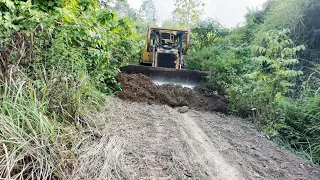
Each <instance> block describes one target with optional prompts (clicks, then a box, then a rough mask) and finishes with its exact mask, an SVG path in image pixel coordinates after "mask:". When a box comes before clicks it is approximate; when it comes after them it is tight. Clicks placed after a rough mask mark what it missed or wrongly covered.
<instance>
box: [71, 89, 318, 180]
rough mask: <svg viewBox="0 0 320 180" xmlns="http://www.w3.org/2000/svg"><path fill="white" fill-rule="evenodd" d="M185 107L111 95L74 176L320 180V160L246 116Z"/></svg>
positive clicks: (79, 156) (98, 116) (98, 118)
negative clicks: (271, 136)
mask: <svg viewBox="0 0 320 180" xmlns="http://www.w3.org/2000/svg"><path fill="white" fill-rule="evenodd" d="M140 85H143V84H140ZM134 87H135V88H139V87H137V86H134ZM134 90H135V92H137V93H141V92H140V91H136V90H137V89H134ZM145 93H146V95H150V94H149V93H150V92H149V91H146V92H145ZM150 96H155V95H154V94H151V95H150ZM132 98H133V99H135V98H136V97H132ZM149 98H150V99H152V98H151V97H149ZM154 101H155V102H157V101H156V100H154ZM178 109H179V108H172V107H169V106H167V105H155V104H152V105H150V104H148V103H138V102H128V101H123V100H120V99H118V98H110V99H108V104H107V107H106V108H105V110H104V111H103V112H101V114H97V115H96V116H97V117H96V118H95V119H96V124H97V127H99V129H98V131H99V133H100V134H101V135H102V136H101V138H97V137H96V136H94V135H92V136H90V137H88V138H87V140H85V141H84V143H83V145H82V146H81V147H82V148H80V150H81V151H79V152H78V154H77V156H78V161H77V164H75V170H74V172H73V174H72V175H71V176H70V179H129V180H131V179H132V180H135V179H152V180H153V179H154V180H156V179H162V180H164V179H201V180H206V179H217V180H237V179H240V180H247V179H248V180H276V179H279V180H280V179H281V180H319V179H320V167H319V166H317V165H313V164H312V163H310V162H309V161H307V160H304V159H302V158H300V157H298V156H296V155H294V154H292V153H291V152H289V151H287V150H285V149H283V148H282V147H280V146H278V145H277V144H275V143H274V142H272V141H270V140H268V139H266V138H265V137H264V136H263V134H261V133H260V132H258V131H257V130H256V129H255V127H254V126H253V125H251V124H250V123H248V122H246V121H245V120H243V119H240V118H235V117H228V116H226V115H223V114H219V113H216V112H205V111H196V110H192V109H191V110H190V109H189V110H188V111H187V112H185V113H179V112H178ZM93 134H94V133H93Z"/></svg>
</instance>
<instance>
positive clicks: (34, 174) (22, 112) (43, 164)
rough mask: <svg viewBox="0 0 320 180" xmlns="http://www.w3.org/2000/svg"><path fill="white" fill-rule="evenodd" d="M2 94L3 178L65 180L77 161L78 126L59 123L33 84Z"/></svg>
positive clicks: (0, 152)
mask: <svg viewBox="0 0 320 180" xmlns="http://www.w3.org/2000/svg"><path fill="white" fill-rule="evenodd" d="M0 90H2V93H1V95H0V178H5V179H52V178H55V179H61V178H63V177H65V176H66V173H67V172H68V171H69V170H71V169H72V164H73V159H74V155H73V151H72V147H73V146H74V142H76V140H75V138H77V136H76V135H77V129H76V128H75V126H73V124H71V123H70V122H69V121H58V116H55V115H54V113H52V112H49V110H48V107H49V106H48V104H49V101H48V100H46V98H41V99H38V98H37V97H41V96H40V95H39V94H41V91H40V92H39V91H38V90H37V89H36V88H35V87H34V85H33V84H32V83H31V82H30V81H24V82H20V83H16V84H14V85H11V86H10V87H9V86H8V85H6V84H4V85H3V86H2V87H1V88H0Z"/></svg>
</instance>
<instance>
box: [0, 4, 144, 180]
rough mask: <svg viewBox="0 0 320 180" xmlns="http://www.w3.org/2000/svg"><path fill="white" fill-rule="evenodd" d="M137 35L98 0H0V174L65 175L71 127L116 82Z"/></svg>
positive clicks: (11, 176)
mask: <svg viewBox="0 0 320 180" xmlns="http://www.w3.org/2000/svg"><path fill="white" fill-rule="evenodd" d="M137 38H138V34H137V33H136V29H135V24H134V21H133V20H132V19H130V18H127V17H118V15H117V13H116V12H115V11H114V10H113V9H112V8H100V6H99V1H98V0H89V1H88V0H59V1H55V0H52V1H42V0H34V1H31V0H0V124H1V125H0V141H1V143H0V144H1V146H0V178H5V179H32V178H36V179H61V178H64V177H65V176H66V174H67V173H68V171H70V170H71V169H72V164H73V163H72V161H73V159H74V156H75V155H74V154H73V148H74V146H75V143H76V142H77V141H76V139H77V138H79V137H77V136H76V134H77V131H79V130H80V129H81V128H82V127H86V126H89V124H90V121H89V120H88V118H86V116H87V114H88V111H89V110H90V111H94V109H97V108H99V107H100V105H101V104H102V103H103V102H104V97H105V95H108V94H111V93H113V92H115V91H117V90H119V89H120V85H119V84H118V83H117V82H116V80H115V76H116V74H117V73H118V71H119V70H118V67H119V66H121V65H123V64H125V63H127V62H128V61H129V60H131V58H133V57H134V56H135V55H136V52H137V51H139V50H138V48H139V47H138V46H137V45H136V43H137Z"/></svg>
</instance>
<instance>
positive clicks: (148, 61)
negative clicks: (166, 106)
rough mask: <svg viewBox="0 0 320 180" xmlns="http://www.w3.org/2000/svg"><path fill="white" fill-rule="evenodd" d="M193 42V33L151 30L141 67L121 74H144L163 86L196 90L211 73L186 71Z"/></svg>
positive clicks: (160, 29)
mask: <svg viewBox="0 0 320 180" xmlns="http://www.w3.org/2000/svg"><path fill="white" fill-rule="evenodd" d="M189 42H190V31H189V30H186V29H171V28H161V27H155V26H149V27H148V34H147V41H146V45H145V48H144V49H143V50H142V53H141V59H140V64H139V65H128V66H125V67H122V68H120V70H121V72H123V73H126V74H139V73H141V74H144V75H146V76H149V77H150V78H151V79H152V80H153V81H154V82H155V83H156V84H159V85H162V84H176V85H182V86H186V87H194V86H195V85H197V84H198V83H199V82H201V81H202V80H203V79H204V77H206V76H207V75H208V73H207V72H200V71H191V70H187V69H185V68H186V65H187V62H186V57H187V52H188V48H189Z"/></svg>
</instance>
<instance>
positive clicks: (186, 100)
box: [117, 74, 227, 113]
mask: <svg viewBox="0 0 320 180" xmlns="http://www.w3.org/2000/svg"><path fill="white" fill-rule="evenodd" d="M117 79H118V81H119V82H120V83H121V84H122V91H121V92H119V93H118V97H119V98H121V99H124V100H131V101H136V102H148V103H149V104H167V105H169V106H171V107H181V106H188V107H190V108H194V109H197V110H205V111H219V112H223V113H226V112H227V101H226V99H225V98H223V97H222V96H219V95H217V94H210V95H206V94H203V93H201V92H200V91H198V90H197V88H195V89H190V88H186V87H182V86H176V85H161V86H158V85H156V84H155V83H153V82H152V80H151V78H149V77H146V76H144V75H142V74H132V75H128V74H119V75H118V77H117Z"/></svg>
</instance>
